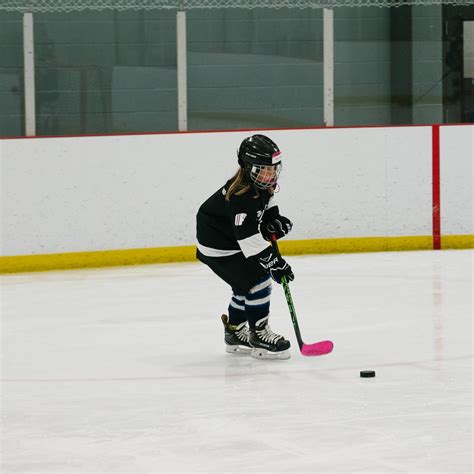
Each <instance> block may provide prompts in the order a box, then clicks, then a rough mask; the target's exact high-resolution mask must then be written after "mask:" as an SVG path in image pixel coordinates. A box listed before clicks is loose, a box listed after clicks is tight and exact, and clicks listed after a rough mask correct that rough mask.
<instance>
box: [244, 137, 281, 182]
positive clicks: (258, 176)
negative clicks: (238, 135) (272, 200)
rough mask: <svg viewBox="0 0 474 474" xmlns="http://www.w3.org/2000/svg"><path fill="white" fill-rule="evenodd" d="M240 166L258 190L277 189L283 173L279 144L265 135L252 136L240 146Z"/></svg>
mask: <svg viewBox="0 0 474 474" xmlns="http://www.w3.org/2000/svg"><path fill="white" fill-rule="evenodd" d="M237 156H238V160H239V165H240V166H241V167H242V168H243V169H244V170H245V172H246V174H247V175H248V176H249V177H250V179H251V181H252V182H253V183H254V184H255V186H256V187H257V188H261V189H268V188H273V187H275V185H276V183H277V180H278V176H279V175H280V171H281V166H282V164H281V152H280V149H279V148H278V146H277V144H276V143H275V142H274V141H273V140H271V139H270V138H268V137H267V136H265V135H252V136H251V137H247V138H246V139H245V140H243V142H242V143H241V144H240V147H239V151H238V152H237Z"/></svg>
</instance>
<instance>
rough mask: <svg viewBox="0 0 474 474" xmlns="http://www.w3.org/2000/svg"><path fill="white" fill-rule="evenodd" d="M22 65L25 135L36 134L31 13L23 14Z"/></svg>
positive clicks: (33, 47) (31, 135)
mask: <svg viewBox="0 0 474 474" xmlns="http://www.w3.org/2000/svg"><path fill="white" fill-rule="evenodd" d="M23 66H24V82H25V89H24V94H25V135H26V136H27V137H34V136H35V135H36V107H35V101H36V98H35V45H34V31H33V13H24V14H23Z"/></svg>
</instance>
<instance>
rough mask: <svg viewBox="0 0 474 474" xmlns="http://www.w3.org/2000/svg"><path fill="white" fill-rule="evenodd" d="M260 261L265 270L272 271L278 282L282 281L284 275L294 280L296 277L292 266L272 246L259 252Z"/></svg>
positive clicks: (288, 279) (271, 274)
mask: <svg viewBox="0 0 474 474" xmlns="http://www.w3.org/2000/svg"><path fill="white" fill-rule="evenodd" d="M258 263H260V265H261V266H262V267H263V268H265V270H267V271H268V272H270V276H271V277H272V278H273V280H275V281H276V282H277V283H281V279H282V277H286V280H287V281H293V280H294V279H295V275H294V274H293V271H292V270H291V267H290V266H289V265H288V263H286V261H285V260H284V259H283V258H282V257H281V255H278V254H277V253H275V251H274V250H273V248H272V247H268V249H265V250H264V251H263V252H261V253H260V254H259V256H258Z"/></svg>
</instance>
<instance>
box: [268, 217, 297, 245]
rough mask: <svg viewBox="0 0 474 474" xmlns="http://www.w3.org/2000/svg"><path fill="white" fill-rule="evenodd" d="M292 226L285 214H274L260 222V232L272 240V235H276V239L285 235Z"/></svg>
mask: <svg viewBox="0 0 474 474" xmlns="http://www.w3.org/2000/svg"><path fill="white" fill-rule="evenodd" d="M292 228H293V222H291V221H290V219H288V217H285V216H276V217H274V218H273V219H271V220H269V221H267V222H265V223H262V226H261V232H262V235H263V238H264V239H265V240H268V241H269V242H271V241H272V235H276V238H277V240H278V239H281V238H282V237H285V235H286V234H288V233H289V232H290V231H291V229H292Z"/></svg>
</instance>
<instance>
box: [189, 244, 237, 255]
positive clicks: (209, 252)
mask: <svg viewBox="0 0 474 474" xmlns="http://www.w3.org/2000/svg"><path fill="white" fill-rule="evenodd" d="M196 247H197V248H198V250H199V251H200V252H201V253H202V254H203V255H205V256H206V257H230V256H231V255H235V254H236V253H240V250H221V249H213V248H212V247H206V246H205V245H201V244H200V243H199V242H196Z"/></svg>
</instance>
